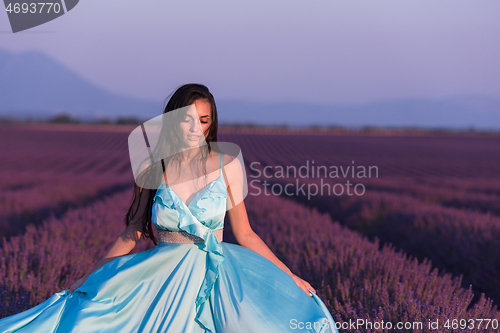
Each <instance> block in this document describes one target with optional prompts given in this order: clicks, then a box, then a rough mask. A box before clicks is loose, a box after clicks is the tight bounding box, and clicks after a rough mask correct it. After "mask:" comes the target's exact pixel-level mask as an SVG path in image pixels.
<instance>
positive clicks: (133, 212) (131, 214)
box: [125, 83, 222, 245]
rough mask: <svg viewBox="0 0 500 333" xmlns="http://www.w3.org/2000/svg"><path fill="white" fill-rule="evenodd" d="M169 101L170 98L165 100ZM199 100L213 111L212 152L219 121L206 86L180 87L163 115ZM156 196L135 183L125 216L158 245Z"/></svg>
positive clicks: (208, 138) (210, 129)
mask: <svg viewBox="0 0 500 333" xmlns="http://www.w3.org/2000/svg"><path fill="white" fill-rule="evenodd" d="M167 99H168V96H167V98H166V99H165V100H167ZM198 100H205V101H208V102H209V103H210V106H211V109H212V123H211V125H210V126H209V127H208V129H207V131H208V133H205V136H206V138H205V141H206V142H207V147H208V152H211V151H212V150H211V147H210V142H217V130H218V119H217V107H216V105H215V99H214V96H213V95H212V94H211V93H210V91H209V90H208V88H207V87H206V86H204V85H202V84H197V83H189V84H185V85H182V86H180V87H178V88H177V89H176V90H175V92H174V93H173V94H172V96H171V97H170V100H169V101H168V103H167V105H166V106H165V108H164V111H163V113H167V112H170V111H173V110H176V109H179V108H182V107H185V106H188V105H191V104H193V103H194V102H195V101H198ZM176 118H177V121H178V122H179V123H180V121H182V119H181V117H180V116H179V117H176ZM202 151H203V150H202ZM174 159H176V157H175V156H174V157H172V158H171V159H166V164H165V163H164V161H163V160H162V164H161V166H162V167H163V169H165V168H166V165H168V164H169V163H170V162H173V160H174ZM201 159H202V160H204V161H206V160H207V159H206V158H205V156H202V157H201ZM179 165H180V161H179ZM221 167H222V166H221ZM203 170H204V173H205V176H206V172H205V168H203ZM155 195H156V189H154V190H149V189H144V188H142V187H140V186H138V185H137V183H136V182H134V192H133V200H132V204H131V205H130V208H129V209H128V211H127V214H126V215H125V225H126V226H127V227H129V226H130V225H131V224H132V226H133V227H134V230H139V231H141V232H142V234H141V238H142V237H144V238H150V239H151V240H152V241H153V243H154V244H155V245H157V244H158V242H157V239H156V237H155V235H154V232H153V227H152V222H151V215H152V209H153V198H154V197H155ZM134 236H135V235H134Z"/></svg>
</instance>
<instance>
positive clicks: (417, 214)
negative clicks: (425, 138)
mask: <svg viewBox="0 0 500 333" xmlns="http://www.w3.org/2000/svg"><path fill="white" fill-rule="evenodd" d="M265 180H266V181H267V182H268V184H269V185H268V187H267V191H263V192H262V195H264V193H267V194H268V195H275V194H279V195H285V192H284V191H285V187H286V189H287V191H288V193H293V195H292V196H291V197H292V198H293V199H295V200H296V201H299V202H301V203H304V204H306V205H307V206H309V207H316V208H318V209H319V210H320V211H323V212H328V213H329V214H330V215H331V216H332V217H334V218H335V219H338V220H339V221H340V222H341V223H342V225H344V226H346V227H348V228H350V229H351V230H355V231H357V232H359V233H361V234H363V235H365V236H367V237H369V239H374V238H378V239H380V240H381V241H382V242H383V243H392V244H393V245H395V246H396V248H398V249H402V250H403V251H405V252H406V253H408V254H410V255H412V256H415V257H417V258H419V259H420V260H424V259H425V258H428V259H430V260H431V261H432V264H433V266H434V267H437V268H439V269H441V270H443V271H446V272H450V273H452V274H453V276H460V275H463V281H462V286H464V287H467V286H469V285H471V284H472V286H473V291H474V292H475V293H476V295H477V296H479V294H480V293H486V295H487V296H488V297H490V298H492V299H493V300H495V302H500V280H499V277H500V264H499V263H500V252H499V251H498V249H499V248H500V217H499V216H496V215H494V214H491V213H482V212H480V211H475V210H471V209H467V208H465V209H464V208H457V207H446V206H443V205H442V204H440V203H439V201H440V200H439V199H435V201H437V203H436V202H433V201H432V200H430V198H429V197H425V196H424V198H426V199H427V200H423V199H422V198H418V197H414V196H410V195H405V194H404V193H405V192H406V191H411V186H409V187H405V186H404V184H405V183H404V182H402V181H401V183H400V190H399V191H397V190H395V191H384V190H383V189H385V187H384V186H381V185H380V183H378V184H377V183H376V182H370V181H369V180H366V181H362V180H358V181H355V180H354V181H352V182H351V183H353V184H357V183H359V184H364V185H367V186H366V187H367V188H368V189H367V190H366V192H365V193H364V194H363V195H359V196H358V195H347V194H346V193H345V192H344V193H343V194H342V195H335V194H334V193H333V186H334V185H335V184H338V183H339V182H338V181H333V180H318V179H300V181H299V186H298V187H297V186H296V184H297V179H295V178H284V179H273V180H270V179H265ZM263 181H264V179H258V182H260V183H263ZM394 182H396V181H394ZM341 183H343V182H341ZM322 184H323V186H324V193H323V195H321V190H320V189H321V186H322ZM324 184H326V185H324ZM300 188H302V190H303V192H302V191H300V190H299V189H300ZM335 190H336V191H337V193H340V191H341V187H337V188H336V189H335ZM345 190H346V189H345V188H344V191H345ZM252 191H253V186H251V188H250V193H252ZM442 192H447V191H441V194H442ZM255 193H257V192H255ZM308 193H310V194H311V195H308ZM351 193H354V192H353V191H352V187H351ZM424 193H425V192H424ZM439 193H440V191H439V190H437V191H436V195H435V198H439ZM429 195H430V196H432V192H430V194H429ZM456 195H458V194H456ZM465 198H466V196H465ZM476 198H477V197H476ZM497 202H498V201H497ZM465 206H466V207H467V205H465ZM476 298H477V297H476Z"/></svg>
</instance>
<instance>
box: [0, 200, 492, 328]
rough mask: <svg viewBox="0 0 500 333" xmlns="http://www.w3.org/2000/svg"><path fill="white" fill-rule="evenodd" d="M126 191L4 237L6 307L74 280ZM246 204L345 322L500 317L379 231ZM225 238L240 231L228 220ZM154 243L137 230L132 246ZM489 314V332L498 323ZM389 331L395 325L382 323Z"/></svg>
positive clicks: (0, 308)
mask: <svg viewBox="0 0 500 333" xmlns="http://www.w3.org/2000/svg"><path fill="white" fill-rule="evenodd" d="M130 200H131V191H125V192H122V193H118V194H115V195H112V196H110V197H108V198H106V199H105V200H102V201H101V202H98V203H94V204H93V205H91V206H89V207H86V208H79V209H72V210H70V211H68V212H67V213H66V214H65V216H64V217H62V218H60V219H56V218H51V219H49V220H47V221H45V222H44V223H43V225H41V226H38V227H35V226H30V227H29V228H28V231H27V232H26V234H25V235H22V236H16V237H12V238H11V240H10V241H7V240H6V238H4V239H3V244H2V248H1V250H0V258H1V262H0V272H2V273H1V274H2V275H1V281H2V284H1V286H0V290H1V292H0V312H1V315H0V317H4V316H8V315H11V314H15V313H18V312H20V311H23V310H26V309H28V308H30V307H32V306H34V305H36V304H38V303H40V302H42V301H44V300H45V299H47V298H48V297H50V296H51V295H52V294H53V293H55V292H58V291H60V290H64V289H67V288H69V286H70V285H71V284H72V283H73V281H75V280H76V279H78V278H79V277H80V276H82V275H83V274H84V273H85V272H86V271H87V270H89V269H90V268H91V267H92V265H93V264H94V263H95V262H96V261H97V260H98V259H99V258H100V257H101V256H102V255H103V254H104V253H105V252H106V250H107V249H108V248H109V246H110V245H111V243H112V242H113V240H114V239H115V238H116V237H117V235H118V234H119V233H120V232H121V231H122V229H123V228H124V224H123V215H124V212H125V211H126V208H127V206H128V205H129V204H130ZM246 204H247V210H248V214H249V219H250V221H251V223H252V226H253V228H254V230H255V231H256V232H257V233H258V234H259V235H261V237H262V238H263V239H264V241H265V242H266V243H267V244H269V245H270V247H271V248H272V250H273V251H274V252H275V253H276V254H277V255H278V256H279V257H280V258H281V259H282V260H283V261H284V262H285V263H286V264H287V265H288V266H289V267H290V268H291V269H292V271H294V272H295V273H296V274H298V275H299V276H302V277H303V278H304V279H306V280H308V281H309V282H310V283H311V284H312V285H313V286H314V287H315V288H316V289H317V290H318V292H319V295H320V297H322V299H323V300H325V303H326V305H327V307H328V308H329V310H330V311H331V313H332V315H333V317H334V319H335V320H336V321H337V322H338V323H344V325H347V324H348V323H349V321H351V322H352V321H356V320H358V319H365V320H368V321H372V322H379V323H380V322H381V321H382V320H384V322H386V323H387V322H391V323H393V324H394V325H395V323H396V322H409V323H416V322H422V323H423V329H422V330H420V329H414V330H407V331H414V332H417V331H418V332H429V331H430V330H429V329H428V328H426V326H427V323H428V320H432V321H436V320H437V319H439V320H440V322H441V323H444V322H446V319H453V318H457V319H465V320H467V319H472V320H475V319H476V318H484V319H496V320H500V313H499V312H498V310H497V309H496V308H494V307H492V303H491V301H488V300H486V299H485V298H484V297H482V298H481V300H480V302H478V303H477V304H475V305H474V306H473V307H471V308H470V309H468V306H469V305H470V301H471V299H472V294H471V291H470V290H466V289H462V288H460V280H459V279H451V277H450V275H449V274H446V275H445V276H438V271H437V270H432V266H431V265H430V264H429V263H428V262H424V263H422V264H419V263H418V261H417V260H414V259H412V258H408V257H407V256H406V255H405V254H403V253H398V252H396V251H395V250H394V248H393V247H391V246H384V247H383V248H382V250H379V243H378V241H376V242H375V243H371V242H369V241H368V240H367V239H365V238H363V237H361V236H360V235H359V234H358V233H356V232H353V231H350V230H348V229H347V228H345V227H342V226H341V225H340V224H339V223H337V222H335V223H334V222H333V221H332V220H331V219H330V218H329V216H328V215H322V214H319V213H318V212H317V211H316V210H311V209H309V208H306V207H304V206H301V205H299V204H297V203H294V202H293V201H290V200H285V199H283V198H279V197H274V196H271V197H265V196H263V195H261V196H253V195H249V196H248V197H247V199H246ZM96 230H99V232H98V233H96V232H95V231H96ZM224 238H225V240H226V241H232V240H233V241H234V237H233V236H232V234H231V232H230V224H229V223H226V229H225V235H224ZM153 246H154V245H153V243H152V242H151V241H144V240H141V242H140V243H139V244H138V246H137V247H136V248H135V249H134V251H133V253H137V252H139V251H144V250H148V249H150V248H152V247H153ZM475 324H476V325H477V324H478V323H475ZM491 324H492V323H491V322H490V324H489V325H490V326H489V327H490V329H488V330H485V332H493V331H494V330H492V329H491V327H492V326H491ZM484 325H485V322H483V327H484ZM386 327H387V326H386ZM361 330H362V331H365V330H363V329H361ZM346 331H353V332H354V330H346ZM389 331H391V332H394V330H388V329H385V330H381V332H389Z"/></svg>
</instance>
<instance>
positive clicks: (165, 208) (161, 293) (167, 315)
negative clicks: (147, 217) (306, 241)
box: [0, 154, 338, 333]
mask: <svg viewBox="0 0 500 333" xmlns="http://www.w3.org/2000/svg"><path fill="white" fill-rule="evenodd" d="M221 165H222V154H221ZM227 197H228V193H227V189H226V185H225V182H224V178H223V177H222V169H221V174H220V176H219V177H218V178H217V179H216V180H214V181H212V182H211V183H209V184H208V185H207V186H206V187H204V188H203V189H202V190H201V191H199V192H198V193H197V194H196V195H195V197H194V198H193V200H192V201H191V203H190V204H189V205H186V204H185V203H184V202H183V201H182V200H181V198H180V197H179V196H178V195H177V193H176V192H174V191H173V190H172V189H171V188H170V187H169V186H168V185H166V184H165V183H164V182H162V184H161V185H160V187H159V188H158V190H157V191H156V195H155V197H154V203H153V212H152V213H153V214H152V221H151V222H152V223H154V225H155V226H156V228H157V229H160V230H170V231H181V230H184V231H186V232H188V233H190V234H193V235H196V236H198V237H200V238H202V239H203V240H204V242H203V243H166V242H159V243H158V245H157V246H156V247H155V248H154V249H150V250H147V251H143V252H140V253H135V254H130V255H125V256H122V257H118V258H116V259H114V260H113V261H111V262H109V263H107V264H105V265H104V266H102V267H100V268H99V269H98V270H96V271H95V272H94V273H92V274H91V275H90V276H89V277H88V279H87V280H86V281H85V282H84V283H83V284H82V285H81V286H80V287H79V288H78V289H76V290H75V291H74V292H73V293H69V289H67V290H63V291H61V292H58V293H55V294H54V295H53V296H52V297H50V298H49V299H47V300H46V301H44V302H43V303H40V304H38V305H37V306H35V307H33V308H31V309H29V310H27V311H24V312H21V313H18V314H15V315H12V316H10V317H6V318H3V319H0V332H2V333H7V332H21V333H27V332H33V333H35V332H36V333H49V332H50V333H55V332H58V333H69V332H79V333H84V332H85V333H98V332H102V333H111V332H113V333H118V332H120V333H122V332H151V333H153V332H155V333H156V332H169V333H183V332H193V333H194V332H200V333H201V332H203V333H206V332H212V333H215V332H218V333H219V332H229V333H235V332H242V333H245V332H248V333H250V332H255V333H276V332H329V333H331V332H335V333H338V330H337V328H336V327H335V322H334V320H333V318H332V316H331V315H330V313H329V311H328V309H327V308H326V306H325V305H324V303H323V302H322V301H321V299H320V298H319V297H318V296H316V295H315V294H314V293H313V296H312V297H311V296H308V295H307V294H306V293H305V292H304V291H303V290H302V289H300V288H299V287H298V286H297V284H296V283H295V282H294V281H293V279H292V278H291V277H290V276H289V275H288V274H286V273H285V272H284V271H282V270H281V269H280V268H279V267H277V266H276V265H275V264H274V263H272V262H271V261H270V260H268V259H266V258H265V257H263V256H261V255H259V254H257V253H256V252H253V251H251V250H249V249H247V248H245V247H242V246H239V245H235V244H231V243H226V242H219V241H218V239H217V238H216V237H215V235H214V233H213V231H215V230H219V229H223V227H224V217H225V214H226V198H227Z"/></svg>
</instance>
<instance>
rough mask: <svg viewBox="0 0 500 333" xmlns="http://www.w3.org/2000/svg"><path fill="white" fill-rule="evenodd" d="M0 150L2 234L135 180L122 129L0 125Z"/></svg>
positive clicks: (20, 230)
mask: <svg viewBox="0 0 500 333" xmlns="http://www.w3.org/2000/svg"><path fill="white" fill-rule="evenodd" d="M124 139H125V140H124ZM0 150H1V152H2V153H1V154H2V155H1V157H2V158H1V159H0V189H1V191H0V211H1V212H2V214H1V215H0V237H2V236H7V237H10V236H13V235H19V234H22V233H24V232H25V229H26V226H27V225H28V224H30V223H35V224H39V223H41V222H42V221H43V220H44V219H45V218H47V217H49V216H50V215H55V216H60V215H61V214H63V213H64V212H65V211H66V210H67V209H68V208H71V207H80V206H82V205H87V204H89V203H92V202H93V201H95V200H99V199H100V198H101V197H103V196H106V195H109V194H111V193H114V192H117V191H121V190H123V189H124V188H125V187H129V186H130V184H131V182H132V181H133V180H132V174H131V170H130V162H129V160H128V151H127V146H126V135H125V133H113V132H112V133H106V132H99V131H97V129H96V131H69V130H64V128H58V127H57V126H56V127H51V128H43V127H41V128H40V127H39V126H12V127H7V126H2V130H1V131H0Z"/></svg>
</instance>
